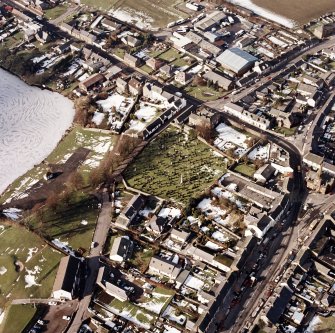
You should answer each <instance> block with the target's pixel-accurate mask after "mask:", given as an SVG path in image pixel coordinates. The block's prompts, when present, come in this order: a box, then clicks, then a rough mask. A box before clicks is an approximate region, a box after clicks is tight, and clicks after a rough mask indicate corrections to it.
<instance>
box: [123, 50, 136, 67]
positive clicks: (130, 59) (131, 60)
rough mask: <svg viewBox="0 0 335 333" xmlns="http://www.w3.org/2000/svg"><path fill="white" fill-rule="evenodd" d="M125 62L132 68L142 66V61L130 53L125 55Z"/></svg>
mask: <svg viewBox="0 0 335 333" xmlns="http://www.w3.org/2000/svg"><path fill="white" fill-rule="evenodd" d="M123 60H124V62H125V63H126V64H127V65H129V66H131V67H138V66H139V64H140V59H139V58H137V57H135V56H133V55H131V54H129V53H125V55H124V58H123Z"/></svg>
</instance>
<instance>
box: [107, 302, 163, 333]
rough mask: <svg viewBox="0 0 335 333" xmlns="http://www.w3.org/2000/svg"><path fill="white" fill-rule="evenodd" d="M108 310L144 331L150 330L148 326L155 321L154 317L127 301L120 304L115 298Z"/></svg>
mask: <svg viewBox="0 0 335 333" xmlns="http://www.w3.org/2000/svg"><path fill="white" fill-rule="evenodd" d="M108 308H109V310H110V311H111V312H113V313H115V314H116V315H118V316H120V317H122V318H124V319H126V320H129V321H130V322H132V323H134V324H136V325H138V326H140V327H143V328H146V329H150V326H151V325H152V324H154V322H155V321H156V320H157V316H156V315H154V314H151V313H149V312H148V311H146V310H144V309H142V308H140V307H139V306H137V305H135V304H132V303H130V302H128V301H125V302H121V301H119V300H118V299H116V298H114V299H113V301H112V302H111V303H110V304H109V306H108Z"/></svg>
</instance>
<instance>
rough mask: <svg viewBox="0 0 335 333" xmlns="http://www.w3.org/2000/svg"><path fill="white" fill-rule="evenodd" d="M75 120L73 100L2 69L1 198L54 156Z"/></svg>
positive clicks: (0, 114) (0, 70)
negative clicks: (21, 177) (33, 168)
mask: <svg viewBox="0 0 335 333" xmlns="http://www.w3.org/2000/svg"><path fill="white" fill-rule="evenodd" d="M73 117H74V108H73V103H72V102H71V101H70V100H69V99H67V98H65V97H63V96H62V95H60V94H57V93H53V92H50V91H48V90H41V89H39V88H36V87H30V86H29V85H27V84H26V83H24V82H23V81H21V80H20V79H19V78H17V77H16V76H14V75H12V74H9V73H8V72H6V71H4V70H2V69H0V194H1V193H2V192H3V191H4V190H5V189H6V187H7V186H8V185H10V184H11V183H12V182H13V181H14V180H15V179H16V178H18V177H19V176H21V175H23V174H24V173H25V172H26V171H28V170H30V169H31V168H32V167H33V166H34V165H35V164H38V163H40V162H41V161H42V160H43V159H44V158H45V157H47V156H48V154H50V153H51V151H52V150H53V149H54V148H55V147H56V145H57V143H58V141H59V140H60V139H61V138H62V136H63V134H64V133H65V131H66V130H67V129H68V128H69V127H70V126H71V123H72V120H73Z"/></svg>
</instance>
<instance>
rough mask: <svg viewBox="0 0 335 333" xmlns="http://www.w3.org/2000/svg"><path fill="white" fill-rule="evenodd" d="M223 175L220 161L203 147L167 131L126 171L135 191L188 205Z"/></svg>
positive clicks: (196, 141) (208, 149)
mask: <svg viewBox="0 0 335 333" xmlns="http://www.w3.org/2000/svg"><path fill="white" fill-rule="evenodd" d="M225 171H226V163H225V162H224V160H223V158H222V157H219V156H216V155H215V154H214V153H213V150H212V149H211V148H210V147H208V146H207V145H206V144H205V143H203V142H201V141H199V140H198V139H196V138H194V137H193V138H192V137H190V135H188V134H186V133H184V132H182V131H179V130H177V129H175V128H172V127H169V128H168V129H166V130H165V131H164V132H163V133H161V134H160V135H159V136H158V137H157V138H156V139H155V140H153V141H152V142H150V144H149V145H148V146H147V147H146V148H145V149H144V150H143V152H142V153H141V154H140V155H139V156H138V157H137V158H136V159H135V161H134V162H133V163H132V164H131V165H130V166H129V167H128V168H127V169H126V171H125V173H124V177H125V180H126V181H127V182H128V184H129V185H130V186H132V187H134V188H137V189H139V190H142V191H144V192H147V193H151V194H154V195H157V196H159V197H163V198H166V199H174V200H176V201H178V202H182V203H184V204H187V203H188V202H189V199H190V198H192V197H193V198H194V197H197V196H198V195H199V194H200V193H201V192H203V191H204V190H205V189H206V188H208V187H209V186H210V185H211V184H212V183H213V182H214V181H215V180H216V179H217V178H219V177H220V176H221V175H222V174H223V173H224V172H225Z"/></svg>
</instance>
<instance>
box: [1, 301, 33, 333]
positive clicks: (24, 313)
mask: <svg viewBox="0 0 335 333" xmlns="http://www.w3.org/2000/svg"><path fill="white" fill-rule="evenodd" d="M36 313H37V308H36V307H34V306H33V305H11V306H10V307H9V309H8V310H7V312H6V314H5V321H4V323H3V324H2V332H3V333H21V332H23V331H24V329H25V327H26V326H27V325H28V324H29V322H30V321H31V320H32V319H33V317H34V316H35V314H36ZM0 329H1V327H0Z"/></svg>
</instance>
